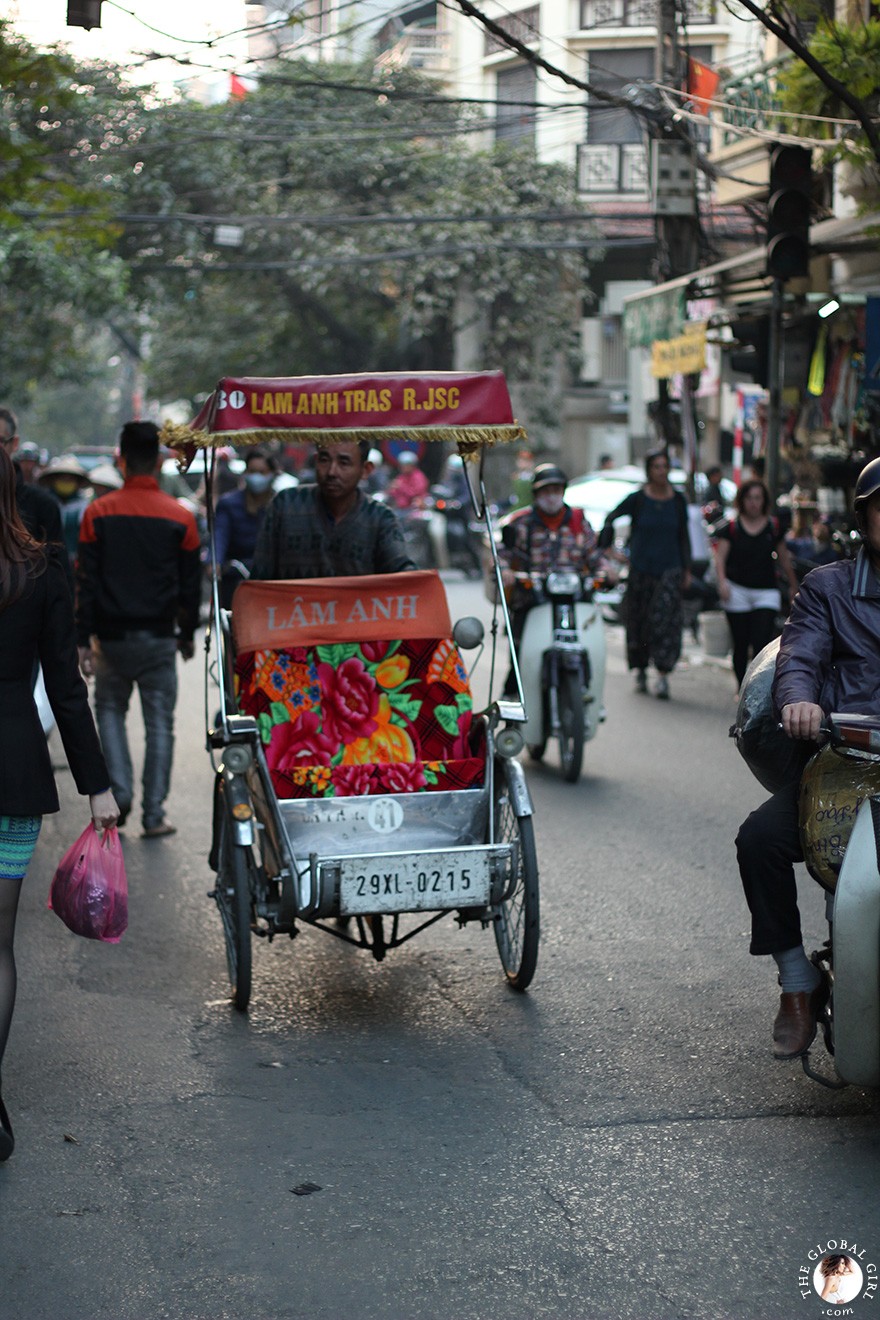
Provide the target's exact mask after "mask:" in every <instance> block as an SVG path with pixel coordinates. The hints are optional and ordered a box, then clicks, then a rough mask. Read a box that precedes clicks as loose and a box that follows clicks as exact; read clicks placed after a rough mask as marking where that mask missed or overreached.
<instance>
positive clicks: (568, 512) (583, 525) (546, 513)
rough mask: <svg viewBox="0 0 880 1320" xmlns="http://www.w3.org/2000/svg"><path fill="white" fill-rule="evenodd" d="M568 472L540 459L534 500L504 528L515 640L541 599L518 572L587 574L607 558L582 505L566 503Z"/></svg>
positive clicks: (504, 569) (504, 573) (511, 688)
mask: <svg viewBox="0 0 880 1320" xmlns="http://www.w3.org/2000/svg"><path fill="white" fill-rule="evenodd" d="M567 485H568V477H567V476H566V475H565V473H564V472H563V471H562V468H560V467H557V466H556V464H555V463H539V465H538V466H537V467H536V468H535V471H534V475H533V477H532V497H533V501H534V502H533V504H532V505H531V506H528V507H526V508H524V509H517V511H516V513H514V514H512V515H511V517H510V519H509V521H508V522H507V523H506V524H505V526H504V529H503V531H502V533H501V539H502V543H501V546H500V548H499V552H498V558H499V561H500V563H501V580H502V582H503V584H504V587H505V591H506V592H507V598H508V604H509V608H510V616H511V617H510V623H511V631H512V633H513V642H514V645H515V646H518V645H519V643H520V641H521V640H522V635H523V628H524V627H525V622H526V615H527V614H528V612H529V610H530V609H531V608H532V607H533V605H534V604H535V595H534V592H533V591H531V590H530V589H529V587H528V586H527V585H525V584H524V583H522V582H521V581H519V580H518V579H517V576H516V575H517V574H518V573H520V574H529V575H530V576H534V577H546V575H547V574H548V573H552V572H553V571H554V570H555V569H574V570H575V572H577V573H579V574H581V576H585V575H587V574H589V573H590V572H592V571H593V569H594V567H595V566H596V564H597V562H598V561H599V559H600V558H601V551H600V550H599V549H598V543H597V538H596V533H595V532H594V531H593V528H592V527H591V526H590V523H589V521H588V519H587V518H586V516H585V514H584V512H583V510H582V509H572V508H570V507H569V505H567V504H566V503H565V488H566V486H567ZM515 694H516V680H515V678H514V674H513V669H512V668H511V669H510V670H509V672H508V675H507V679H506V681H505V684H504V695H505V696H508V697H510V696H514V695H515Z"/></svg>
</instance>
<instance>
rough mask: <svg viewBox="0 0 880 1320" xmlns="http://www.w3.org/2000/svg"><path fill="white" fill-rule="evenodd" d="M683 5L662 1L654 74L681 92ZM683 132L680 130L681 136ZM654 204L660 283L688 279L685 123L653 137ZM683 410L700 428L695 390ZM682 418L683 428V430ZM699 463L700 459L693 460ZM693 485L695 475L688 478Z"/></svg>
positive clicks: (693, 222)
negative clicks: (680, 18)
mask: <svg viewBox="0 0 880 1320" xmlns="http://www.w3.org/2000/svg"><path fill="white" fill-rule="evenodd" d="M677 5H678V0H658V4H657V47H656V52H655V60H654V70H655V77H656V80H657V82H658V83H661V84H663V85H664V86H666V87H675V88H680V87H682V86H685V85H686V81H687V80H686V66H685V62H684V56H683V52H682V50H681V47H680V45H679V40H678V21H677V20H678V11H677ZM679 128H680V130H681V131H677V130H678V129H679ZM649 146H650V150H651V170H650V176H651V203H652V207H653V212H654V235H655V238H656V242H657V257H656V263H655V275H656V278H657V280H658V282H659V283H663V282H664V281H665V280H669V279H675V278H676V276H680V275H687V274H689V273H690V272H691V271H692V270H693V269H694V268H695V266H696V264H697V257H698V243H697V238H698V233H699V230H698V216H697V197H696V192H697V184H696V163H695V157H694V144H693V139H692V137H691V133H690V129H689V127H688V126H687V124H686V121H684V120H682V121H681V123H680V125H678V126H674V125H673V124H672V122H671V121H670V120H668V119H666V120H664V121H663V122H661V123H658V125H657V127H656V128H655V130H654V136H653V137H652V138H651V140H650V143H649ZM658 388H659V395H660V397H659V419H660V424H661V428H662V429H663V430H664V431H665V433H666V437H667V438H668V435H669V415H670V410H669V384H668V381H666V380H664V379H661V380H660V381H659V382H658ZM681 407H682V408H689V409H691V417H690V418H689V419H688V422H690V423H692V424H693V426H694V433H695V427H696V419H695V418H694V417H693V400H692V397H691V393H690V390H687V389H686V390H684V392H683V397H682V399H681ZM684 424H685V423H684V419H683V426H684ZM694 461H696V459H695V460H694ZM688 481H689V483H690V484H692V482H693V472H689V473H688Z"/></svg>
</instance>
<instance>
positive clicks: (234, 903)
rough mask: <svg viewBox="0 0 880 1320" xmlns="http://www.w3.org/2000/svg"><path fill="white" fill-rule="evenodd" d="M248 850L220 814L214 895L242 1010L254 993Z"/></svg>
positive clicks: (235, 996) (234, 998)
mask: <svg viewBox="0 0 880 1320" xmlns="http://www.w3.org/2000/svg"><path fill="white" fill-rule="evenodd" d="M247 853H248V850H247V849H246V848H242V847H240V846H238V845H237V844H236V843H235V842H234V840H233V838H232V829H231V826H230V823H229V817H228V816H227V814H226V811H225V810H224V811H223V812H222V813H221V816H220V841H219V847H218V851H217V884H216V887H215V889H214V898H215V899H216V902H217V907H218V908H219V910H220V920H221V921H222V922H223V935H224V938H225V940H226V964H227V966H228V968H229V984H230V986H231V988H232V1002H233V1003H234V1004H235V1007H236V1008H237V1009H238V1010H239V1012H241V1013H243V1012H244V1010H245V1009H246V1008H247V1006H248V1003H249V1001H250V997H251V902H252V898H251V885H250V878H251V877H250V871H251V868H250V866H249V864H248V856H247Z"/></svg>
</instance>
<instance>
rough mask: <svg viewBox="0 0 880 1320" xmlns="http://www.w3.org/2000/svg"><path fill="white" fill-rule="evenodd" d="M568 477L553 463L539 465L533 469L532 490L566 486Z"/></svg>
mask: <svg viewBox="0 0 880 1320" xmlns="http://www.w3.org/2000/svg"><path fill="white" fill-rule="evenodd" d="M567 485H568V477H567V476H566V475H565V473H564V472H563V470H562V468H561V467H557V466H556V464H555V463H539V464H538V466H537V467H536V468H535V472H534V476H533V477H532V490H535V491H537V490H540V489H541V488H542V486H567Z"/></svg>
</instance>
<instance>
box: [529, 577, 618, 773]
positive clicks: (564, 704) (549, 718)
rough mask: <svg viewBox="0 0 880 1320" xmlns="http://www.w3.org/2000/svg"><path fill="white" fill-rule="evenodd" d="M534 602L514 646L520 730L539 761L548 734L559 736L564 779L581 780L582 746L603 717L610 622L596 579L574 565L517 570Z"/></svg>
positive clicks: (592, 736) (548, 737)
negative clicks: (521, 702)
mask: <svg viewBox="0 0 880 1320" xmlns="http://www.w3.org/2000/svg"><path fill="white" fill-rule="evenodd" d="M516 580H517V583H518V584H519V586H520V587H521V588H523V590H524V592H530V593H532V594H533V599H534V602H535V603H534V605H533V606H532V607H531V608H530V609H529V611H528V614H527V615H526V619H525V624H524V627H523V633H522V639H521V641H520V643H519V646H518V647H517V656H518V665H519V673H520V679H521V682H522V691H523V696H524V698H525V709H526V723H525V725H524V726H523V728H522V735H523V738H524V740H525V743H526V746H527V747H528V750H529V755H530V756H531V758H532V760H534V761H540V760H541V759H542V758H543V756H544V752H545V750H546V747H547V743H548V742H549V740H550V739H551V738H556V739H558V741H559V760H560V764H561V768H562V777H563V779H565V781H566V782H567V783H569V784H574V783H576V782H577V780H578V779H579V778H580V774H581V768H582V765H583V755H584V744H585V743H587V742H589V741H590V739H591V738H594V737H595V736H596V733H597V731H598V728H599V725H600V723H601V722H602V721H603V720H604V719H605V707H604V705H603V698H604V692H605V625H604V621H603V619H602V614H601V611H600V608H599V605H598V604H597V602H596V601H595V600H594V598H593V593H594V580H593V579H592V578H582V577H581V575H580V574H579V573H577V572H575V571H574V570H573V569H557V570H556V571H554V572H551V573H548V574H547V575H546V577H535V576H532V575H530V574H527V573H517V574H516Z"/></svg>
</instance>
